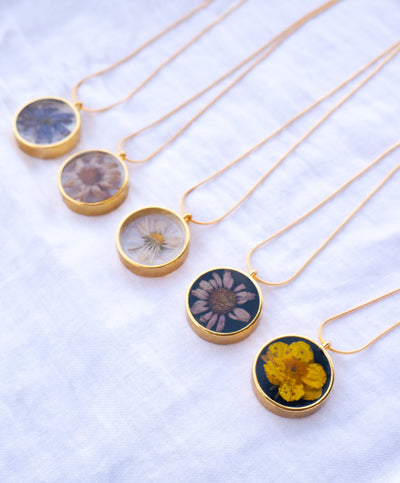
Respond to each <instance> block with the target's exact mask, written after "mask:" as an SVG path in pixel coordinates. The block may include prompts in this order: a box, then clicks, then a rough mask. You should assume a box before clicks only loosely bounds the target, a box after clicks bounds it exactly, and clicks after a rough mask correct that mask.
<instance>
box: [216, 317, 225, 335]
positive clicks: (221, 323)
mask: <svg viewBox="0 0 400 483" xmlns="http://www.w3.org/2000/svg"><path fill="white" fill-rule="evenodd" d="M224 327H225V315H220V316H219V319H218V324H217V328H216V329H215V330H216V331H217V332H222V331H223V330H224Z"/></svg>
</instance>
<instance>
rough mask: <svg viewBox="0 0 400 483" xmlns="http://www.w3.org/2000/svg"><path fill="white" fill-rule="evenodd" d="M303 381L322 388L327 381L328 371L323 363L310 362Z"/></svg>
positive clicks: (316, 387)
mask: <svg viewBox="0 0 400 483" xmlns="http://www.w3.org/2000/svg"><path fill="white" fill-rule="evenodd" d="M302 381H303V382H304V383H305V384H307V385H308V386H311V387H313V388H315V389H319V388H321V387H322V386H323V385H324V384H325V382H326V373H325V371H324V368H323V367H322V366H321V364H316V363H313V364H309V365H308V367H307V374H306V375H305V376H303V377H302Z"/></svg>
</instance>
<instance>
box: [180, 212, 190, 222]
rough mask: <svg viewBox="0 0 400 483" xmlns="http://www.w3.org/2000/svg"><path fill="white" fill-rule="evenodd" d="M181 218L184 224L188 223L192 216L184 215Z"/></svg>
mask: <svg viewBox="0 0 400 483" xmlns="http://www.w3.org/2000/svg"><path fill="white" fill-rule="evenodd" d="M182 218H183V219H184V220H185V221H186V223H189V222H190V221H191V220H192V214H191V213H185V214H184V215H183V216H182Z"/></svg>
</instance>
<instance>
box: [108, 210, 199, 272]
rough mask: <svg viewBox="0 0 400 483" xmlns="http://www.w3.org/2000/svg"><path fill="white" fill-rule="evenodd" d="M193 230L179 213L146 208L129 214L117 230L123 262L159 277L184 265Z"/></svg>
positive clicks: (131, 267) (128, 266)
mask: <svg viewBox="0 0 400 483" xmlns="http://www.w3.org/2000/svg"><path fill="white" fill-rule="evenodd" d="M189 240H190V232H189V228H188V225H187V222H186V221H185V220H184V218H182V217H181V216H179V215H178V214H177V213H175V212H173V211H170V210H167V209H165V208H160V207H154V206H151V207H147V208H143V209H141V210H138V211H134V212H133V213H131V214H130V215H128V216H127V217H126V218H125V219H124V220H123V222H122V223H121V225H120V226H119V228H118V231H117V240H116V241H117V250H118V253H119V256H120V258H121V261H122V263H123V264H124V265H125V266H126V267H127V268H129V270H131V271H132V272H134V273H136V274H137V275H143V276H145V277H159V276H162V275H166V274H167V273H170V272H172V271H174V270H176V269H177V268H178V267H180V266H181V265H182V263H183V262H184V261H185V258H186V256H187V254H188V249H189Z"/></svg>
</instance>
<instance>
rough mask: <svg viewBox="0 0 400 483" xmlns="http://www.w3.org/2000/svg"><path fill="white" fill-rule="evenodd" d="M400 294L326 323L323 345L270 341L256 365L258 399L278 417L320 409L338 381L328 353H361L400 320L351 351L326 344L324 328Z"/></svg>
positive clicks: (288, 338) (304, 340)
mask: <svg viewBox="0 0 400 483" xmlns="http://www.w3.org/2000/svg"><path fill="white" fill-rule="evenodd" d="M399 292H400V288H397V289H395V290H393V291H391V292H388V293H386V294H384V295H381V296H380V297H377V298H375V299H373V300H370V301H368V302H365V303H363V304H361V305H358V306H357V307H354V308H351V309H349V310H346V311H345V312H342V313H340V314H337V315H334V316H333V317H330V318H329V319H327V320H325V321H324V322H322V324H321V325H320V326H319V329H318V335H319V340H320V344H318V343H317V342H314V341H313V340H311V339H308V338H307V337H303V336H298V335H284V336H281V337H276V338H274V339H272V340H270V341H269V342H267V344H265V345H264V346H263V347H262V348H261V349H260V350H259V352H258V353H257V355H256V358H255V359H254V363H253V370H252V383H253V389H254V391H255V394H256V396H257V399H258V400H259V401H260V402H261V404H262V405H263V406H265V407H266V408H267V409H269V410H270V411H271V412H273V413H274V414H277V415H278V416H284V417H287V418H298V417H303V416H308V415H309V414H312V413H313V412H315V411H316V410H317V409H319V408H320V407H321V405H322V404H323V403H324V402H325V401H326V399H327V397H328V396H329V394H330V392H331V390H332V386H333V381H334V368H333V363H332V360H331V358H330V357H329V355H328V352H327V351H328V350H330V351H332V352H336V353H338V354H345V355H350V354H355V353H357V352H361V351H362V350H364V349H366V348H367V347H369V346H370V345H372V344H374V343H375V342H377V341H378V340H379V339H380V338H381V337H383V336H384V335H386V334H387V333H388V332H390V331H391V330H393V329H394V328H395V327H397V326H398V325H400V321H398V322H396V323H394V324H393V325H392V326H390V327H389V328H387V329H386V330H384V331H383V332H381V333H380V334H378V335H377V336H376V337H374V338H373V339H372V340H371V341H369V342H368V343H366V344H365V345H363V346H362V347H360V348H359V349H355V350H351V351H344V350H339V349H336V348H334V347H332V345H331V342H329V341H325V340H324V338H323V336H322V329H323V328H324V326H325V325H326V324H328V323H331V322H334V321H336V320H337V319H340V318H342V317H344V316H346V315H348V314H351V313H353V312H355V311H357V310H359V309H363V308H365V307H368V306H369V305H371V304H374V303H376V302H379V301H380V300H383V299H385V298H386V297H389V296H391V295H395V294H396V293H399Z"/></svg>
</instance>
